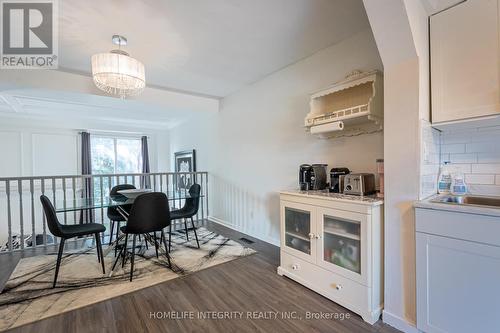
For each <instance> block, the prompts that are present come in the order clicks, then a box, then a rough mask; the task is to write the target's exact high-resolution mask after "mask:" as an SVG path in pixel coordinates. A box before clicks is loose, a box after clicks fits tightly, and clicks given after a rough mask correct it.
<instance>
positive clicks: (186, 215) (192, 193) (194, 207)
mask: <svg viewBox="0 0 500 333" xmlns="http://www.w3.org/2000/svg"><path fill="white" fill-rule="evenodd" d="M200 193H201V186H200V185H199V184H193V185H191V187H190V188H189V198H187V199H186V201H185V202H184V206H183V207H182V208H180V209H177V210H173V211H171V212H170V219H171V220H172V221H173V220H180V219H184V229H185V230H186V240H187V241H189V234H188V227H187V222H186V221H187V219H191V226H192V228H193V231H194V237H195V238H196V244H197V245H198V248H200V242H199V241H198V234H197V233H196V227H195V225H194V220H193V216H195V215H196V214H198V209H199V207H200ZM171 240H172V225H170V226H169V229H168V245H169V251H170V246H171V245H172V242H171Z"/></svg>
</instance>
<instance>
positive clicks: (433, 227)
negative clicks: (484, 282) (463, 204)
mask: <svg viewBox="0 0 500 333" xmlns="http://www.w3.org/2000/svg"><path fill="white" fill-rule="evenodd" d="M415 214H416V225H415V229H416V231H417V232H424V233H427V234H433V235H438V236H445V237H451V238H458V239H464V240H469V241H473V242H479V243H485V244H490V245H495V246H500V237H499V235H500V218H498V217H493V216H486V215H477V214H467V213H455V212H449V211H442V210H434V209H424V208H417V209H415Z"/></svg>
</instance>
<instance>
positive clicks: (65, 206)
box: [54, 190, 204, 213]
mask: <svg viewBox="0 0 500 333" xmlns="http://www.w3.org/2000/svg"><path fill="white" fill-rule="evenodd" d="M161 192H163V193H165V194H166V195H167V198H168V200H169V202H171V203H173V202H182V201H183V200H186V199H189V198H194V196H191V195H190V194H189V192H188V191H187V190H180V191H161ZM197 197H199V198H203V197H204V196H203V195H199V196H197ZM134 200H135V198H127V197H125V196H123V195H121V194H118V195H111V196H110V195H105V196H102V197H101V196H96V197H90V198H75V199H73V198H71V199H65V200H64V199H60V200H56V201H55V203H54V207H55V209H56V212H57V213H65V212H73V211H83V210H90V209H101V208H109V207H115V208H118V207H121V206H124V205H131V204H133V203H134ZM173 207H174V205H171V207H170V208H171V209H172V208H173Z"/></svg>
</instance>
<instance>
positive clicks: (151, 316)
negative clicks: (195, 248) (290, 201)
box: [0, 222, 398, 333]
mask: <svg viewBox="0 0 500 333" xmlns="http://www.w3.org/2000/svg"><path fill="white" fill-rule="evenodd" d="M205 226H206V227H207V228H208V229H211V230H213V231H216V232H218V233H220V234H223V235H225V236H227V237H229V238H232V239H234V240H236V241H239V242H242V241H240V240H239V238H240V237H246V238H248V239H250V240H252V241H254V243H253V244H245V243H244V244H245V245H246V246H249V247H252V248H254V249H256V250H257V251H258V253H257V254H255V255H251V256H249V257H245V258H241V259H238V260H233V261H231V262H227V263H224V264H221V265H218V266H214V267H211V268H208V269H205V270H201V271H198V272H196V273H193V274H191V275H188V276H184V277H181V278H177V279H174V280H170V281H167V282H164V283H161V284H158V285H156V286H153V287H149V288H145V289H142V290H139V291H136V292H133V293H129V294H126V295H123V296H120V297H116V298H113V299H109V300H106V301H103V302H100V303H96V304H93V305H89V306H87V307H84V308H80V309H77V310H74V311H70V312H66V313H63V314H60V315H57V316H54V317H51V318H47V319H44V320H41V321H38V322H34V323H31V324H28V325H25V326H21V327H19V328H16V329H13V330H11V331H12V332H23V333H25V332H33V333H35V332H36V333H38V332H381V333H389V332H398V331H397V330H395V329H393V328H392V327H390V326H388V325H385V324H383V323H382V322H381V321H379V322H377V323H376V324H375V325H373V326H370V325H368V324H366V323H365V322H363V320H362V319H361V317H359V316H358V315H356V314H354V313H352V312H350V311H349V310H347V309H345V308H343V307H341V306H339V305H337V304H336V303H333V302H331V301H329V300H328V299H326V298H324V297H322V296H320V295H318V294H316V293H315V292H313V291H311V290H309V289H307V288H305V287H303V286H301V285H300V284H298V283H295V282H294V281H292V280H290V279H288V278H285V277H281V276H279V275H278V274H276V268H277V266H278V265H279V248H278V247H275V246H273V245H270V244H268V243H265V242H262V241H259V240H257V239H254V238H252V237H249V236H246V235H243V234H241V233H239V232H236V231H234V230H231V229H228V228H225V227H223V226H220V225H218V224H214V223H211V222H206V223H205ZM19 257H20V255H19V254H17V255H8V256H6V255H2V256H0V264H2V266H1V267H3V268H2V275H1V276H0V277H1V279H2V280H5V279H6V278H5V272H4V271H6V268H7V270H8V269H12V267H15V264H16V262H17V260H19ZM9 274H10V273H9ZM0 282H1V281H0ZM224 311H225V312H226V314H224ZM240 311H241V312H243V315H242V318H239V317H238V316H239V315H237V314H235V313H236V312H240ZM249 312H256V313H255V314H254V315H253V318H251V319H249V318H247V317H250V316H249V315H248V313H249ZM306 312H311V313H324V314H327V313H329V314H332V313H337V314H338V315H343V316H344V317H345V316H347V315H349V316H350V318H348V319H343V320H338V319H337V320H334V319H309V320H308V319H306V317H305V316H306ZM270 313H277V318H274V315H272V316H271V315H270ZM172 314H173V315H175V316H177V317H178V318H176V319H172V318H171V319H168V318H165V317H167V316H168V315H172ZM231 314H233V318H232V319H219V318H212V319H199V318H198V316H201V315H205V316H209V315H212V316H215V315H217V316H224V315H227V316H229V315H231ZM282 314H289V315H292V314H293V315H294V316H295V317H299V316H300V317H302V319H298V318H295V319H286V318H285V319H284V318H282ZM265 315H266V316H267V317H262V316H265ZM190 316H193V317H194V318H190ZM259 316H261V318H259ZM155 317H156V318H155ZM181 317H184V318H181Z"/></svg>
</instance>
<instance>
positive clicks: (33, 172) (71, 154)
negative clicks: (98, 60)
mask: <svg viewBox="0 0 500 333" xmlns="http://www.w3.org/2000/svg"><path fill="white" fill-rule="evenodd" d="M111 128H112V127H111ZM79 131H80V130H79V129H70V128H53V127H46V126H37V123H36V121H29V120H25V121H24V122H23V123H22V124H21V123H19V122H16V123H12V122H8V123H5V122H2V123H0V156H1V157H2V163H0V178H1V177H20V176H54V175H75V174H80V173H81V163H80V140H79V134H78V133H79ZM91 133H95V134H98V135H109V136H115V137H120V136H126V137H130V136H132V137H137V138H139V137H140V136H141V135H147V136H148V137H149V142H148V143H149V155H150V164H151V171H152V172H155V171H168V170H169V168H170V165H169V161H170V159H169V156H170V144H169V142H168V139H169V135H168V132H166V131H164V132H155V131H151V132H142V133H137V134H128V133H124V132H116V131H111V130H110V131H108V132H106V131H97V132H92V131H91Z"/></svg>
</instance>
